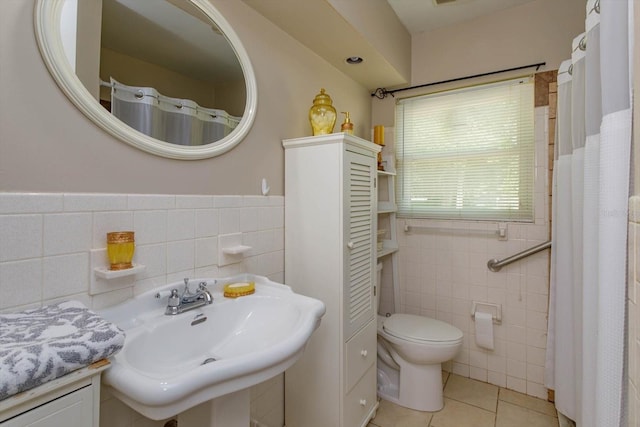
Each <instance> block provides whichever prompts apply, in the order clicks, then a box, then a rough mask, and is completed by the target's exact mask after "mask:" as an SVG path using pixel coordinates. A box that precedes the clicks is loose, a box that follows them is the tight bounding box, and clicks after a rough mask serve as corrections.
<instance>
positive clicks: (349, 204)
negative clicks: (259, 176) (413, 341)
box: [283, 133, 380, 427]
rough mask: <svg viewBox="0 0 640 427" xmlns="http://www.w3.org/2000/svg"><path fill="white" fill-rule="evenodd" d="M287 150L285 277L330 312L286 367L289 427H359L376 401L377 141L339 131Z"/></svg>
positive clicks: (299, 142) (294, 143)
mask: <svg viewBox="0 0 640 427" xmlns="http://www.w3.org/2000/svg"><path fill="white" fill-rule="evenodd" d="M283 146H284V148H285V283H286V284H287V285H289V286H291V287H292V288H293V290H294V291H295V292H298V293H301V294H304V295H308V296H311V297H313V298H317V299H320V300H322V301H323V302H324V303H325V305H326V314H325V315H324V317H323V318H322V321H321V322H320V326H319V328H318V329H317V330H316V331H315V332H314V333H313V335H312V337H311V339H310V340H309V342H308V344H307V346H306V348H305V351H304V354H303V356H302V357H301V358H300V359H299V360H298V362H296V364H294V365H293V366H292V367H291V368H289V369H288V370H287V371H286V372H285V423H286V426H287V427H326V426H332V427H364V426H366V425H367V423H368V421H369V419H370V418H372V417H373V416H374V415H375V411H376V409H377V407H378V403H377V398H376V316H375V298H374V289H373V287H374V284H375V266H376V246H375V245H376V220H377V218H376V207H377V189H376V183H377V170H376V169H377V160H376V155H377V153H378V151H379V150H380V147H379V146H377V145H375V144H373V143H371V142H369V141H365V140H363V139H361V138H357V137H354V136H352V135H346V134H343V133H336V134H330V135H322V136H314V137H307V138H298V139H289V140H285V141H283Z"/></svg>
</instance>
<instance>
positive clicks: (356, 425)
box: [344, 364, 378, 427]
mask: <svg viewBox="0 0 640 427" xmlns="http://www.w3.org/2000/svg"><path fill="white" fill-rule="evenodd" d="M376 374H377V371H376V366H375V364H374V365H373V366H371V367H370V368H369V370H368V371H366V372H365V374H364V375H363V376H362V378H361V379H360V381H359V382H358V383H357V384H356V386H355V387H354V388H353V390H351V392H350V393H348V394H347V396H346V397H345V399H344V421H345V423H344V427H361V426H365V425H367V421H369V420H368V419H367V417H369V416H370V415H371V414H372V411H373V409H374V407H375V406H376V405H377V404H378V402H377V397H376V393H377V390H376V379H377V377H376Z"/></svg>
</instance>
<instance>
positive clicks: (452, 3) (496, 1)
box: [387, 0, 533, 34]
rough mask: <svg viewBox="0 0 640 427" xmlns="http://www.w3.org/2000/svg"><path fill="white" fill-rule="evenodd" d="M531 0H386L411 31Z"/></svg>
mask: <svg viewBox="0 0 640 427" xmlns="http://www.w3.org/2000/svg"><path fill="white" fill-rule="evenodd" d="M530 1H533V0H387V2H388V3H389V5H390V6H391V7H392V8H393V10H394V12H395V13H396V15H397V16H398V18H399V19H400V21H401V22H402V24H403V25H404V26H405V28H406V29H407V31H409V33H411V34H418V33H422V32H425V31H432V30H435V29H438V28H442V27H446V26H449V25H454V24H457V23H460V22H464V21H469V20H472V19H474V18H478V17H480V16H483V15H489V14H492V13H495V12H497V11H499V10H503V9H508V8H510V7H513V6H518V5H521V4H523V3H527V2H530ZM436 2H437V3H440V4H436Z"/></svg>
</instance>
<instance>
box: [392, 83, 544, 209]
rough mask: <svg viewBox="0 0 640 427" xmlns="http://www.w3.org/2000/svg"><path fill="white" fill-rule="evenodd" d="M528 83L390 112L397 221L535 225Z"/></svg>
mask: <svg viewBox="0 0 640 427" xmlns="http://www.w3.org/2000/svg"><path fill="white" fill-rule="evenodd" d="M533 96H534V95H533V79H532V78H524V79H522V78H521V79H517V80H509V81H505V82H499V83H492V84H485V85H480V86H474V87H471V88H465V89H458V90H453V91H446V92H440V93H435V94H430V95H425V96H420V97H414V98H406V99H401V100H399V101H398V103H397V105H396V142H395V151H396V162H397V164H396V166H397V174H398V177H397V187H398V188H397V191H396V194H397V196H396V197H397V203H398V215H399V216H401V217H405V218H407V217H408V218H442V219H466V220H500V221H533V192H534V187H533V185H534V166H535V164H534V162H535V160H534V137H533V127H534V126H533V122H534V110H533V109H534V100H533Z"/></svg>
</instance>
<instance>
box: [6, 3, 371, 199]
mask: <svg viewBox="0 0 640 427" xmlns="http://www.w3.org/2000/svg"><path fill="white" fill-rule="evenodd" d="M213 3H214V4H215V6H216V7H217V8H218V9H219V10H220V12H221V13H222V14H223V15H224V16H225V17H226V19H227V20H228V21H229V23H230V24H231V25H232V26H233V27H234V29H235V31H236V33H237V34H238V36H239V38H240V39H241V40H242V42H243V44H244V47H245V49H246V50H247V52H248V54H249V57H250V58H251V61H252V65H253V67H254V69H255V71H256V77H257V83H258V108H257V116H256V120H255V123H254V126H253V128H252V130H251V132H250V133H249V135H248V136H247V138H246V139H245V140H244V141H243V142H242V143H241V144H239V145H238V146H237V147H236V148H234V149H233V150H232V151H230V152H228V153H226V154H224V155H222V156H219V157H217V158H214V159H208V160H199V161H180V160H170V159H164V158H161V157H156V156H153V155H150V154H147V153H144V152H142V151H140V150H137V149H135V148H132V147H130V146H128V145H127V144H124V143H122V142H120V141H118V140H116V139H115V138H113V137H111V136H110V135H108V134H106V133H105V132H104V131H102V130H101V129H100V128H98V127H97V126H95V125H94V124H93V123H91V122H90V121H89V120H87V119H86V118H85V117H84V116H83V115H82V114H81V113H80V112H79V111H78V110H77V109H76V108H75V107H74V106H73V105H72V104H71V102H70V101H69V100H68V99H67V98H66V97H65V96H64V94H63V93H62V91H61V90H60V89H59V88H58V87H57V86H56V84H55V82H54V81H53V79H52V78H51V76H50V75H49V73H48V71H47V69H46V67H45V65H44V63H43V61H42V59H41V57H40V53H39V51H38V47H37V44H36V40H35V36H34V29H33V9H34V0H2V2H0V63H2V73H0V93H2V97H0V191H10V192H15V191H26V192H57V191H64V192H118V193H162V194H236V195H237V194H258V193H259V192H260V181H261V179H262V178H263V177H264V178H267V180H268V181H269V184H270V186H271V194H274V195H282V194H283V192H284V156H283V150H282V146H281V140H282V139H284V138H292V137H299V136H308V135H310V134H311V128H310V126H309V123H308V119H307V113H308V110H309V107H310V106H311V103H312V101H313V97H314V96H315V94H316V93H317V92H318V91H319V89H320V88H321V87H324V88H326V89H327V92H328V93H329V94H330V95H331V96H332V98H333V100H334V105H335V106H336V108H337V109H338V111H350V112H351V117H352V118H353V121H354V123H355V134H356V135H358V136H367V137H368V135H369V128H370V104H369V102H370V101H369V99H370V96H369V93H368V91H367V90H366V89H365V88H363V87H362V86H360V85H358V84H357V83H355V82H354V81H353V80H351V79H349V78H347V77H346V76H345V75H344V74H342V73H341V72H339V71H337V70H336V69H335V68H334V67H332V66H330V65H329V64H327V63H326V62H325V61H323V60H322V59H320V58H319V57H318V56H317V55H315V54H314V53H313V52H311V51H309V50H308V49H307V48H305V47H303V46H302V45H301V44H299V43H298V42H297V41H295V40H293V39H292V38H291V37H289V36H288V35H286V34H285V33H284V32H282V31H281V30H279V29H278V28H277V27H275V26H274V25H272V24H271V23H270V22H269V21H267V20H265V19H264V18H263V17H262V16H261V15H259V14H258V13H256V12H254V11H253V9H250V8H249V7H248V6H246V5H245V4H244V3H243V2H240V1H223V0H215V1H213ZM336 128H337V129H339V128H338V127H337V126H336Z"/></svg>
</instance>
